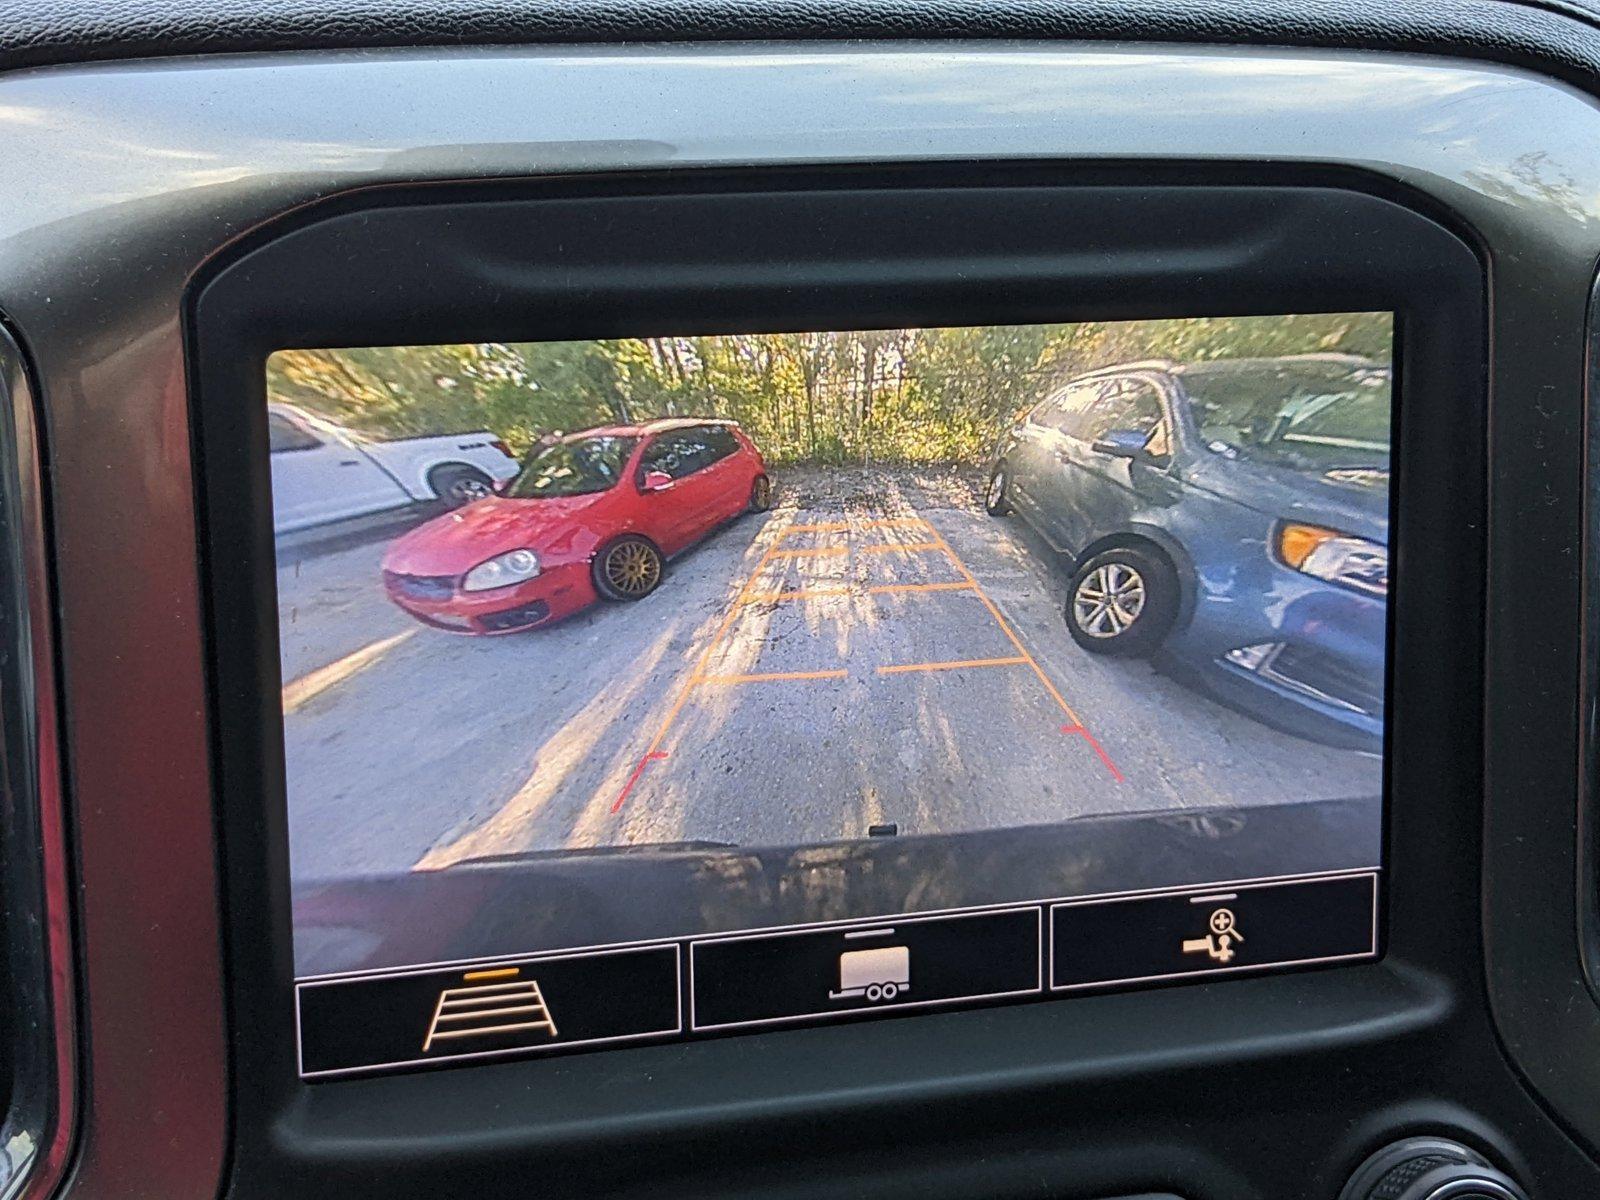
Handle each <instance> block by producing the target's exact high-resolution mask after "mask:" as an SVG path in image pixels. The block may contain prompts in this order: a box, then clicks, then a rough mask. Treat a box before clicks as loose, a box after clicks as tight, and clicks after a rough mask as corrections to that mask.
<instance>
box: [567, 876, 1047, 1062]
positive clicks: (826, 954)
mask: <svg viewBox="0 0 1600 1200" xmlns="http://www.w3.org/2000/svg"><path fill="white" fill-rule="evenodd" d="M888 920H889V921H892V922H893V923H892V924H889V923H888V922H886V921H885V919H884V918H882V917H879V918H878V919H877V921H876V922H875V923H873V922H869V921H859V922H845V921H841V922H839V923H837V924H829V925H813V926H800V927H798V928H794V929H774V930H768V931H752V932H750V933H736V934H728V935H726V936H719V937H707V938H697V939H695V940H694V941H692V942H691V943H690V944H689V998H690V1008H689V1028H690V1029H691V1030H692V1031H694V1032H699V1031H701V1030H710V1029H732V1028H737V1027H741V1026H743V1027H750V1026H760V1025H772V1024H779V1023H784V1022H789V1021H843V1020H850V1019H853V1018H858V1017H868V1016H871V1015H872V1014H874V1013H882V1012H886V1011H892V1012H895V1013H900V1012H905V1011H907V1010H914V1009H926V1008H934V1007H936V1006H939V1005H944V1004H956V1003H967V1002H970V1001H975V1000H990V999H996V998H999V997H1002V996H1028V995H1036V994H1039V993H1041V992H1042V991H1043V990H1044V979H1043V969H1042V964H1041V962H1040V958H1041V955H1040V947H1041V945H1042V943H1043V938H1042V936H1041V932H1042V931H1041V928H1040V926H1041V925H1042V923H1043V914H1042V912H1041V910H1040V908H1039V906H1038V905H1036V904H1028V905H1020V904H1019V905H1017V906H1016V907H1007V908H994V909H979V910H977V911H973V912H956V913H941V914H930V915H927V916H921V915H911V914H908V915H905V916H895V917H891V918H889V919H888ZM913 963H914V964H915V971H914V973H913V966H912V964H913ZM563 1019H565V1014H563Z"/></svg>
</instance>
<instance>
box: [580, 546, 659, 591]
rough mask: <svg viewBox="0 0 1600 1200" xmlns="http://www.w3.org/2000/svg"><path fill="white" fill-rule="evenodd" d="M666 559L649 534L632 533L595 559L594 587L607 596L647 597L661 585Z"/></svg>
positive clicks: (608, 547) (607, 548)
mask: <svg viewBox="0 0 1600 1200" xmlns="http://www.w3.org/2000/svg"><path fill="white" fill-rule="evenodd" d="M664 571H665V563H664V562H663V561H662V558H661V551H659V550H657V549H656V548H655V546H654V544H652V543H651V542H650V540H649V539H648V538H642V537H639V536H638V535H636V534H628V535H627V536H625V537H620V538H618V539H617V540H616V541H614V542H612V543H611V544H610V545H609V546H607V547H606V548H605V549H604V550H602V551H601V552H600V553H599V554H597V555H595V560H594V588H595V591H597V592H599V593H600V594H601V595H602V596H604V597H605V598H606V599H607V600H643V599H644V598H645V597H646V596H648V595H649V594H650V593H651V592H653V591H655V590H656V588H657V587H659V586H660V585H661V576H662V574H663V573H664Z"/></svg>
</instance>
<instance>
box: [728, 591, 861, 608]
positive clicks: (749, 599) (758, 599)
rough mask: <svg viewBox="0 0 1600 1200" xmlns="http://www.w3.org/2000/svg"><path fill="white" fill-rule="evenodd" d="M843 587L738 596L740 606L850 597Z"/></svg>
mask: <svg viewBox="0 0 1600 1200" xmlns="http://www.w3.org/2000/svg"><path fill="white" fill-rule="evenodd" d="M854 594H855V593H854V592H852V591H851V590H850V589H849V588H844V587H820V588H795V589H793V590H792V591H787V592H748V593H744V594H741V595H740V596H739V603H740V604H773V603H776V602H777V601H780V600H811V599H814V598H816V597H819V596H852V595H854Z"/></svg>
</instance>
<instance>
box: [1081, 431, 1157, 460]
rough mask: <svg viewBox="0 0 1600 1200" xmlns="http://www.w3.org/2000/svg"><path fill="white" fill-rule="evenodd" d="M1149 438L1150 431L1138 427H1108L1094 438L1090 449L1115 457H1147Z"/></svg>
mask: <svg viewBox="0 0 1600 1200" xmlns="http://www.w3.org/2000/svg"><path fill="white" fill-rule="evenodd" d="M1149 440H1150V435H1149V434H1148V433H1141V432H1140V431H1139V430H1137V429H1108V430H1106V432H1105V433H1103V434H1101V435H1100V436H1099V437H1097V438H1096V439H1095V440H1094V442H1093V444H1092V445H1091V446H1090V449H1092V450H1094V451H1095V452H1096V453H1097V454H1109V455H1111V456H1112V457H1113V458H1146V457H1148V455H1147V453H1146V451H1145V448H1144V447H1145V443H1146V442H1147V441H1149Z"/></svg>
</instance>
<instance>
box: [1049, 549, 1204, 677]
mask: <svg viewBox="0 0 1600 1200" xmlns="http://www.w3.org/2000/svg"><path fill="white" fill-rule="evenodd" d="M1177 615H1178V577H1177V574H1176V573H1175V572H1174V571H1173V569H1172V567H1171V566H1170V565H1168V563H1167V562H1166V560H1165V559H1163V558H1161V557H1159V556H1158V555H1155V554H1152V553H1149V552H1147V551H1144V550H1137V549H1133V548H1131V547H1118V548H1117V549H1113V550H1106V551H1104V552H1102V553H1100V554H1096V555H1095V556H1094V557H1093V558H1091V559H1089V561H1088V562H1086V563H1084V564H1083V565H1082V566H1080V567H1079V568H1078V569H1077V571H1076V572H1075V573H1074V574H1073V576H1072V591H1071V594H1070V596H1069V597H1068V599H1067V612H1066V617H1067V629H1068V631H1069V632H1071V634H1072V640H1073V641H1075V642H1077V643H1078V645H1080V646H1082V647H1083V648H1084V649H1085V650H1087V651H1089V652H1090V653H1091V654H1114V655H1118V656H1122V657H1127V658H1134V657H1140V656H1143V655H1147V654H1151V653H1153V652H1154V651H1155V649H1156V647H1157V646H1159V645H1160V644H1161V642H1162V640H1163V639H1164V638H1165V637H1166V636H1167V631H1168V630H1169V629H1171V628H1172V622H1173V620H1174V619H1175V618H1176V617H1177Z"/></svg>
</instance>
